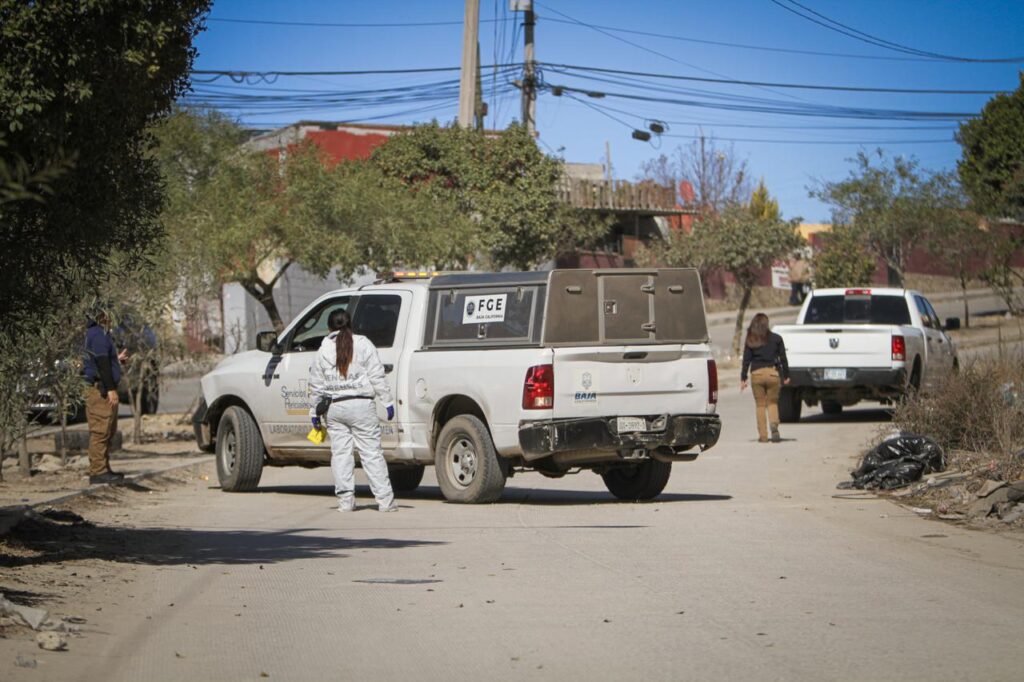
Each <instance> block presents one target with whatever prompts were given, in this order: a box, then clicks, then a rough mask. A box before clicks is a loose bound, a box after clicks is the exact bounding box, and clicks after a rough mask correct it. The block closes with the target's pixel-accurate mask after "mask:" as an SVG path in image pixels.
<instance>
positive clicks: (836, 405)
mask: <svg viewBox="0 0 1024 682" xmlns="http://www.w3.org/2000/svg"><path fill="white" fill-rule="evenodd" d="M821 411H822V412H824V413H825V414H833V415H835V414H842V413H843V404H842V403H841V402H839V401H838V400H822V401H821Z"/></svg>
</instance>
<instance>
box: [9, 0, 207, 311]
mask: <svg viewBox="0 0 1024 682" xmlns="http://www.w3.org/2000/svg"><path fill="white" fill-rule="evenodd" d="M208 5H209V0H152V1H150V2H145V3H141V2H131V3H126V2H123V1H122V0H90V1H89V2H81V0H48V1H47V2H25V1H24V0H0V121H2V125H3V128H4V131H3V132H4V134H5V144H6V147H5V148H4V149H3V150H0V157H2V159H3V163H2V164H0V166H3V167H4V168H6V169H7V170H6V171H5V173H6V174H7V175H8V178H6V179H5V181H4V185H6V186H7V187H11V180H13V185H15V186H20V187H21V188H22V189H23V190H25V191H26V192H27V195H28V196H27V197H25V198H30V197H33V196H34V197H41V196H45V197H46V199H47V200H46V201H39V200H26V201H10V202H8V203H5V204H4V205H3V207H2V213H0V241H2V242H3V244H4V248H3V249H2V250H0V312H2V313H3V314H5V316H6V318H5V327H7V328H8V329H14V328H22V329H24V328H25V325H28V326H29V327H31V328H35V329H36V330H38V326H37V322H38V319H39V313H40V311H41V310H45V309H48V308H50V307H52V306H54V305H55V302H57V301H62V300H65V299H66V298H68V297H74V296H78V295H80V294H81V288H82V287H90V286H95V285H96V284H97V283H98V282H99V281H100V280H102V279H103V278H105V277H106V276H107V275H108V274H109V269H110V263H109V257H110V254H111V253H112V251H113V250H114V249H119V250H122V251H125V252H133V251H134V252H138V251H140V250H141V249H142V248H143V247H144V246H145V245H146V244H148V243H149V242H150V241H151V240H152V239H153V238H154V237H155V236H157V235H158V234H159V233H160V225H159V223H158V221H157V219H156V218H157V213H158V211H159V207H160V203H161V200H162V191H161V187H160V178H159V175H158V173H157V172H156V165H155V163H154V162H153V161H152V160H151V159H149V158H148V157H147V150H148V149H149V147H150V146H151V138H150V136H149V134H148V133H147V127H148V126H149V124H151V123H152V122H153V121H154V120H156V119H157V118H158V117H160V116H162V115H164V114H165V113H166V112H167V111H168V110H169V109H170V107H171V103H172V102H173V101H174V100H175V98H176V97H178V96H179V95H180V94H181V93H183V92H184V90H185V88H186V87H187V84H188V80H187V79H188V72H189V69H190V68H191V65H192V60H193V58H194V56H195V50H194V48H193V47H192V39H193V38H194V36H195V35H196V34H197V33H198V31H199V30H201V28H202V23H201V18H200V17H201V15H202V14H203V13H204V12H205V11H206V9H207V7H208ZM33 184H36V185H37V187H36V188H35V189H33V186H32V185H33ZM40 184H42V185H44V186H45V191H43V190H42V188H41V187H39V186H38V185H40Z"/></svg>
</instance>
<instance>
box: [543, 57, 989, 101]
mask: <svg viewBox="0 0 1024 682" xmlns="http://www.w3.org/2000/svg"><path fill="white" fill-rule="evenodd" d="M538 64H539V65H541V66H544V67H548V68H552V69H563V70H571V71H587V72H593V73H611V74H619V75H625V76H642V77H644V78H660V79H669V80H681V81H695V82H698V83H720V84H725V85H756V86H764V87H772V88H793V89H798V90H831V91H836V92H875V93H886V94H909V95H999V94H1003V93H1006V92H1008V91H1006V90H963V89H942V88H882V87H872V86H857V85H812V84H806V83H773V82H764V81H746V80H738V79H734V78H705V77H702V76H680V75H674V74H665V73H650V72H646V71H627V70H623V69H606V68H600V67H596V66H574V65H572V64H553V63H550V62H538Z"/></svg>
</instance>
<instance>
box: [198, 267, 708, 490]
mask: <svg viewBox="0 0 1024 682" xmlns="http://www.w3.org/2000/svg"><path fill="white" fill-rule="evenodd" d="M339 308H344V309H347V310H348V311H349V312H350V313H351V314H352V321H353V328H354V330H355V332H356V333H358V334H363V335H365V336H367V337H368V338H369V339H370V340H371V341H373V342H374V344H375V345H376V346H377V348H378V351H379V353H380V357H381V361H382V363H383V364H384V368H385V371H386V372H387V377H388V380H389V381H390V382H391V385H392V392H393V393H394V395H395V398H396V418H395V421H393V422H387V421H383V420H382V423H381V427H382V429H383V434H384V436H383V445H384V450H385V457H386V459H387V461H388V463H389V468H390V473H391V478H392V485H393V487H394V488H395V489H396V491H399V492H402V491H408V490H412V489H414V488H416V486H418V485H419V483H420V480H421V479H422V477H423V471H424V466H425V465H428V464H434V465H436V477H437V480H438V483H439V485H440V488H441V492H442V493H443V494H444V496H445V497H446V498H447V499H449V500H452V501H459V502H487V501H493V500H496V499H498V498H499V497H500V496H501V493H502V490H503V489H504V486H505V481H506V479H507V478H508V477H509V476H511V475H512V474H513V473H515V472H516V471H521V470H527V469H530V470H535V471H539V472H540V473H542V474H544V475H546V476H551V477H559V476H563V475H565V474H566V473H568V472H570V471H572V470H575V469H589V470H593V471H595V472H597V473H599V474H601V476H602V477H603V479H604V482H605V484H606V486H607V488H608V489H609V490H610V491H611V492H612V493H613V494H614V495H616V496H618V497H620V498H624V499H633V500H636V499H649V498H653V497H655V496H657V495H658V494H659V493H660V492H661V491H662V490H663V489H664V487H665V485H666V484H667V482H668V478H669V475H670V472H671V467H672V463H673V462H679V461H691V460H693V459H695V458H696V457H697V455H698V452H699V451H702V450H705V449H707V448H710V447H711V446H713V445H714V444H715V443H716V442H717V441H718V436H719V433H720V430H721V423H720V421H719V418H718V416H717V415H716V414H715V410H716V403H717V400H718V374H717V368H716V366H715V362H714V360H713V359H712V355H711V351H710V348H709V347H708V345H707V340H708V335H707V322H706V318H705V313H704V300H703V295H702V293H701V284H700V278H699V275H698V273H697V272H696V271H695V270H692V269H649V270H554V271H550V272H510V273H458V274H446V275H438V276H433V277H426V278H409V277H391V278H388V279H387V280H385V281H382V282H380V283H378V284H374V285H370V286H364V287H361V288H359V289H348V290H340V291H335V292H332V293H329V294H326V295H325V296H322V297H320V298H319V299H317V300H316V301H314V302H313V303H312V304H310V306H309V307H308V308H307V309H306V310H305V311H304V312H303V313H302V314H300V315H299V316H298V317H297V318H296V319H295V320H294V321H293V322H292V323H291V324H290V325H288V327H287V328H286V329H285V330H284V332H283V333H281V334H280V335H276V334H274V333H272V332H267V333H264V334H261V335H260V336H259V338H258V343H257V345H258V346H259V347H260V350H255V351H249V352H247V353H242V354H240V355H236V356H233V357H230V358H227V359H226V360H224V361H223V362H222V363H221V364H220V365H219V366H218V367H217V368H215V369H214V370H213V371H212V372H210V373H209V374H207V375H206V376H204V377H203V380H202V387H203V396H204V401H203V404H202V405H201V406H200V409H199V410H198V411H197V417H196V437H197V440H198V441H199V444H200V446H201V447H204V448H206V449H210V450H216V453H217V465H218V476H219V478H220V483H221V487H222V488H223V489H224V490H227V491H244V490H252V489H254V488H255V487H256V486H257V485H258V483H259V480H260V475H261V471H262V469H263V467H264V466H284V465H292V464H298V465H303V466H319V465H323V464H327V463H328V462H329V461H330V450H329V448H328V447H327V444H326V443H325V444H323V445H319V446H317V445H314V444H312V443H311V442H309V441H307V440H306V439H305V437H304V436H305V434H306V431H308V429H309V418H308V414H307V412H308V409H309V406H310V401H311V397H310V395H309V389H308V376H309V366H310V363H311V362H312V361H313V359H314V357H315V355H316V351H317V349H319V347H320V343H321V341H322V340H323V338H324V337H325V336H326V335H327V318H328V316H329V315H330V313H331V312H332V311H334V310H337V309H339ZM381 416H382V417H383V415H381Z"/></svg>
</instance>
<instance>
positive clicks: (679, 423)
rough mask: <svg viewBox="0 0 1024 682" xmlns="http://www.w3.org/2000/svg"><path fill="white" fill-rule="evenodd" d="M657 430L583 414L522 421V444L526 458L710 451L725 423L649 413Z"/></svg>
mask: <svg viewBox="0 0 1024 682" xmlns="http://www.w3.org/2000/svg"><path fill="white" fill-rule="evenodd" d="M646 419H647V421H648V424H650V425H652V426H660V428H658V429H657V430H652V431H642V432H632V433H617V432H616V431H615V417H583V418H576V419H550V420H545V421H538V422H520V424H519V445H520V447H521V448H522V450H523V457H525V458H526V459H527V460H533V459H539V458H541V457H547V456H548V455H553V454H555V453H559V452H568V451H572V450H590V451H601V450H604V451H612V452H618V451H623V450H628V451H632V450H637V449H640V448H642V449H644V450H654V449H656V448H659V447H670V448H673V449H680V450H688V449H690V448H694V447H700V448H701V450H707V449H708V448H710V447H711V446H713V445H714V444H715V443H717V442H718V437H719V435H720V434H721V432H722V422H721V419H719V417H718V415H716V414H700V415H692V414H676V415H649V416H647V417H646Z"/></svg>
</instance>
